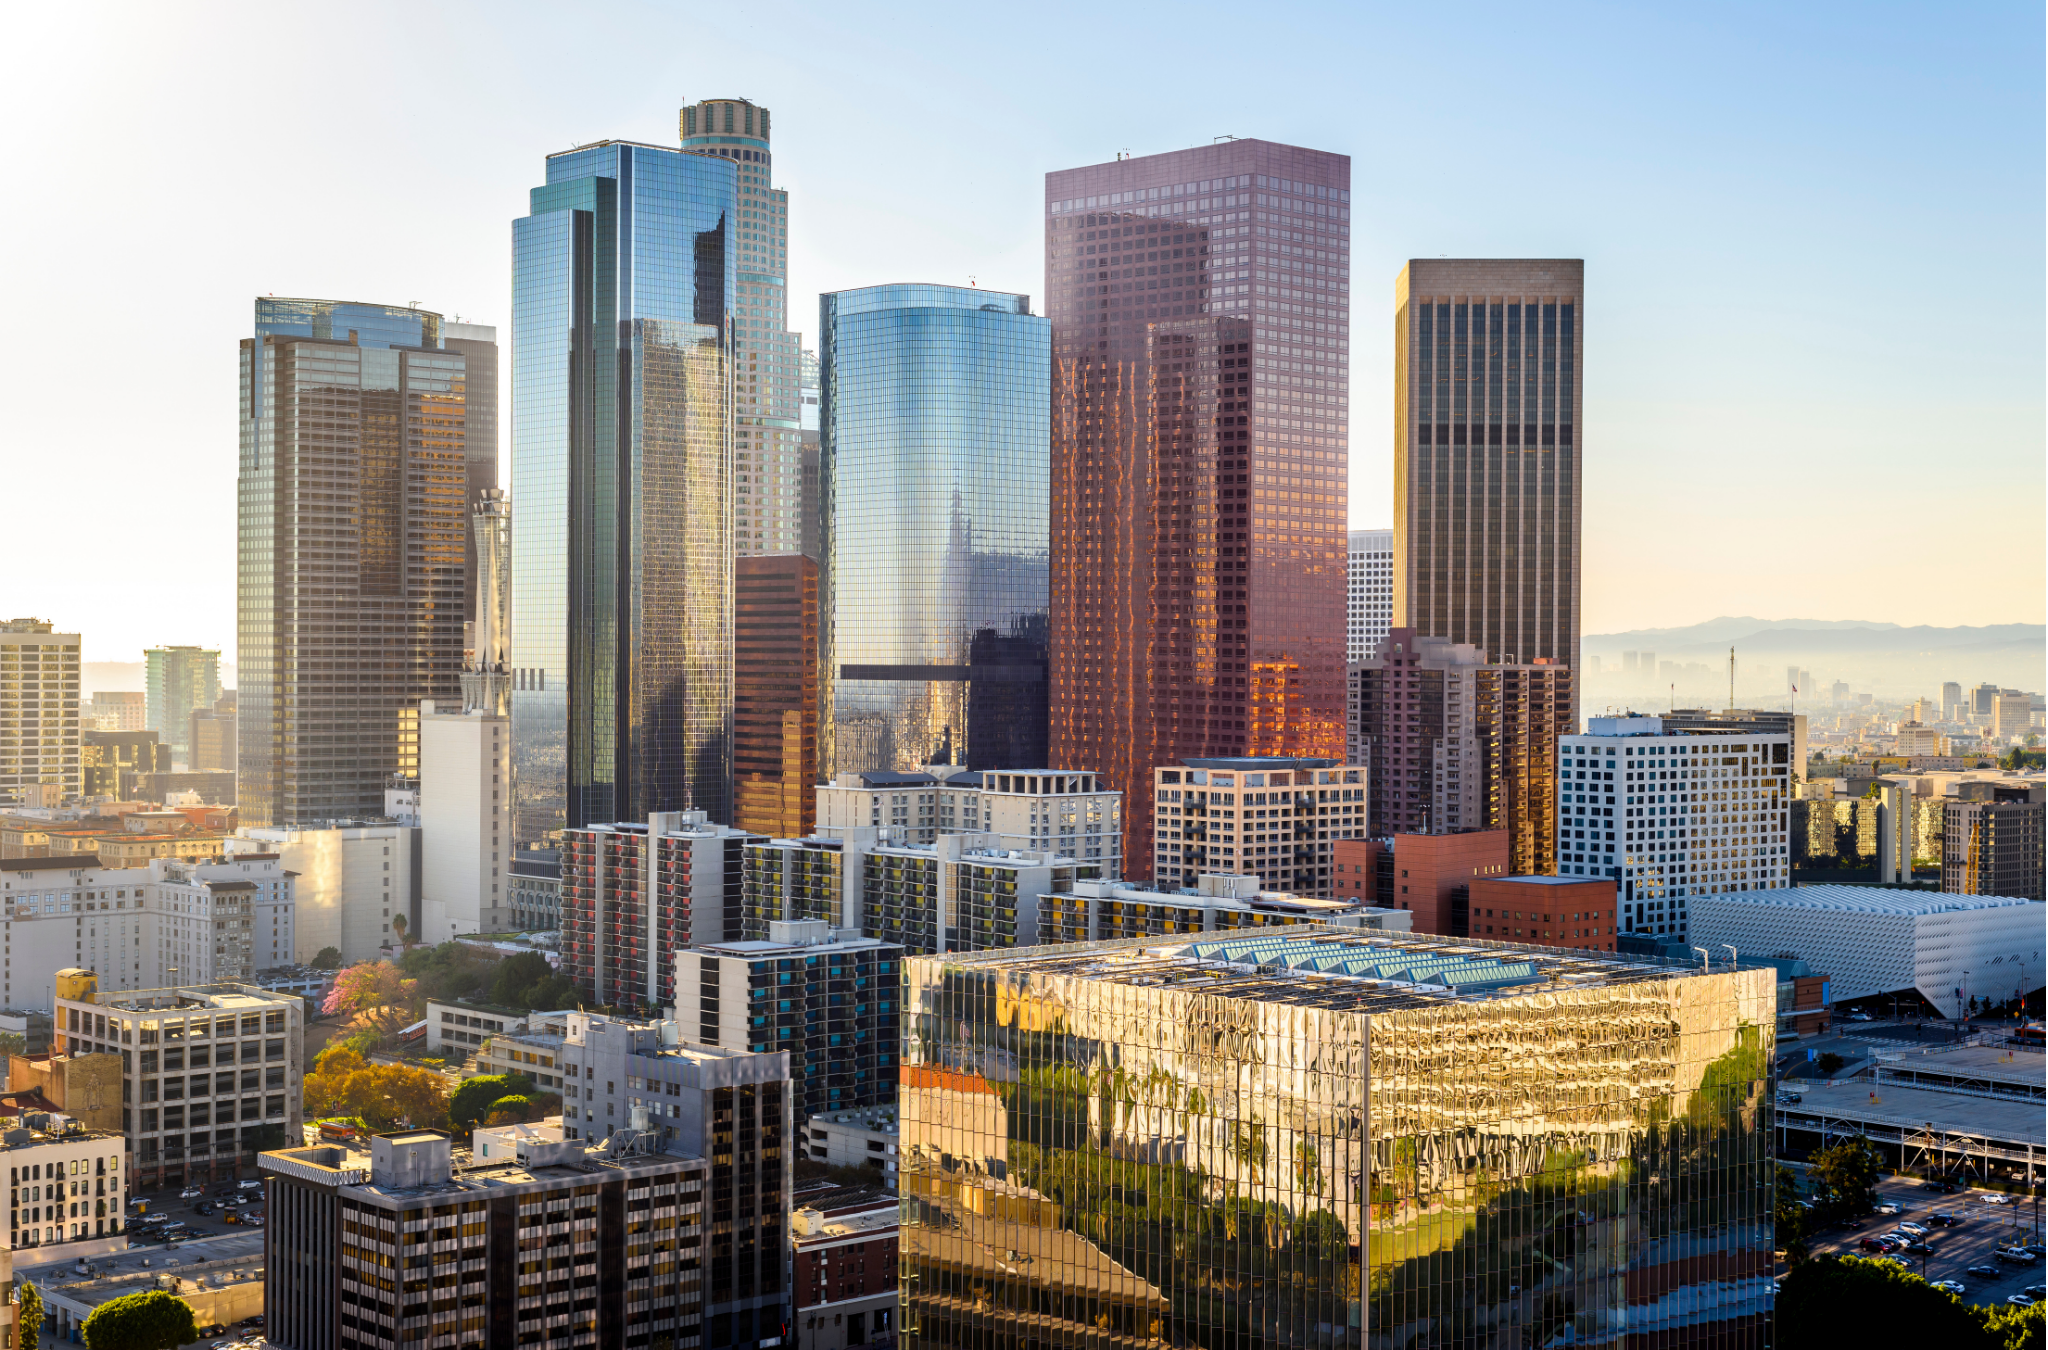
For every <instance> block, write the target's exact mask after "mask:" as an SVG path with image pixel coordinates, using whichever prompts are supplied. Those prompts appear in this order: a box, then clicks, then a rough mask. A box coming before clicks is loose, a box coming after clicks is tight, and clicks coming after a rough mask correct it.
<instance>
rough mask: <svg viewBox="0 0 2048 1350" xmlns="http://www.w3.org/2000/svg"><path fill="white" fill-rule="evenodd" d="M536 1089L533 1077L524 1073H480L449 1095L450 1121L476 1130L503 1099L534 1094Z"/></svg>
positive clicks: (453, 1125)
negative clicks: (479, 1123)
mask: <svg viewBox="0 0 2048 1350" xmlns="http://www.w3.org/2000/svg"><path fill="white" fill-rule="evenodd" d="M533 1092H534V1084H533V1080H532V1079H531V1078H528V1077H527V1076H526V1075H525V1074H523V1073H482V1074H478V1075H477V1076H476V1077H474V1078H472V1079H469V1080H468V1081H467V1082H465V1083H463V1085H462V1086H461V1087H459V1088H457V1089H455V1095H454V1096H452V1097H450V1098H449V1099H448V1123H449V1125H450V1126H452V1127H453V1128H454V1129H456V1130H473V1129H475V1128H476V1125H477V1122H478V1121H480V1120H482V1119H483V1118H484V1117H485V1116H487V1115H489V1114H490V1110H491V1107H492V1106H493V1105H495V1104H496V1103H497V1102H498V1101H500V1100H501V1099H503V1098H506V1097H521V1098H530V1097H531V1095H532V1093H533Z"/></svg>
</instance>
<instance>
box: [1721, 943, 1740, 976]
mask: <svg viewBox="0 0 2048 1350" xmlns="http://www.w3.org/2000/svg"><path fill="white" fill-rule="evenodd" d="M1721 949H1722V950H1723V951H1725V952H1727V953H1728V969H1730V970H1733V969H1735V956H1736V952H1735V949H1734V948H1733V947H1731V946H1729V945H1728V944H1727V943H1725V942H1724V943H1722V944H1721Z"/></svg>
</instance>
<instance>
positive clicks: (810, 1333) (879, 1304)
mask: <svg viewBox="0 0 2048 1350" xmlns="http://www.w3.org/2000/svg"><path fill="white" fill-rule="evenodd" d="M790 1204H791V1207H792V1210H793V1212H792V1213H791V1215H790V1224H789V1242H790V1251H791V1257H792V1260H791V1266H792V1275H793V1277H794V1280H795V1284H794V1287H793V1289H792V1291H791V1299H792V1302H793V1303H794V1304H795V1321H794V1323H793V1325H792V1328H791V1330H792V1331H793V1333H794V1342H795V1344H796V1345H798V1346H801V1347H803V1350H811V1347H814V1346H815V1347H816V1350H852V1348H853V1347H856V1346H862V1345H875V1344H877V1343H885V1344H894V1343H895V1340H896V1291H897V1283H896V1251H897V1248H896V1237H897V1226H898V1202H897V1199H896V1196H895V1193H894V1192H893V1191H886V1190H878V1189H874V1188H872V1187H855V1186H839V1185H833V1184H831V1183H824V1184H819V1185H812V1186H808V1187H806V1186H799V1187H798V1188H797V1189H796V1191H795V1192H793V1193H792V1195H791V1197H790Z"/></svg>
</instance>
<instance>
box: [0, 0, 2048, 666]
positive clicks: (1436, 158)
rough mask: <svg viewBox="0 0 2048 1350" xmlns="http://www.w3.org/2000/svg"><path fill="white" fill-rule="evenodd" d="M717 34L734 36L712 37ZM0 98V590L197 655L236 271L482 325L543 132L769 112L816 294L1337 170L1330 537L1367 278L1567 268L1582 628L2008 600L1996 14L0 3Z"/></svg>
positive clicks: (2009, 360)
mask: <svg viewBox="0 0 2048 1350" xmlns="http://www.w3.org/2000/svg"><path fill="white" fill-rule="evenodd" d="M737 16H751V17H745V18H742V17H737ZM10 24H11V27H10V37H9V42H8V43H7V54H6V57H5V62H6V64H5V67H4V76H5V78H4V81H0V106H4V108H5V110H6V112H7V114H8V116H7V121H6V125H7V126H8V128H9V129H10V131H11V133H12V134H13V137H14V143H15V147H16V148H15V150H14V151H13V154H14V162H13V167H12V169H11V171H10V173H9V179H10V181H11V182H12V184H13V187H12V188H11V189H10V190H9V192H8V193H7V201H8V206H9V209H8V210H7V211H5V212H4V213H0V243H4V257H5V259H6V268H5V278H4V283H0V284H4V285H5V288H6V291H5V294H6V305H5V308H6V314H7V322H6V323H5V324H4V325H0V344H4V347H0V372H4V374H0V380H4V386H0V395H4V402H0V407H4V409H5V421H4V423H0V448H4V455H5V466H6V470H7V473H6V477H5V479H4V480H0V481H4V482H5V484H6V488H7V491H6V496H7V498H8V501H9V508H10V509H9V510H7V512H6V513H5V519H6V522H7V539H8V544H9V546H10V547H9V550H8V551H9V553H10V554H11V558H12V566H11V568H10V569H9V572H8V575H7V578H6V584H5V587H4V590H5V594H6V597H7V598H6V601H5V603H4V604H0V609H4V610H5V611H6V615H9V616H11V615H14V614H34V615H37V616H39V617H42V618H45V619H50V620H54V621H56V622H57V623H58V624H59V625H60V626H61V627H63V628H66V629H70V628H77V629H80V630H83V632H84V633H85V655H86V659H87V660H136V659H139V656H138V653H139V651H140V649H141V648H142V647H143V646H145V645H150V644H155V643H161V642H202V643H218V644H221V645H223V647H225V648H226V649H227V654H228V657H229V659H230V660H232V659H233V658H232V649H233V641H234V605H235V592H234V529H235V505H234V503H235V497H234V488H235V445H236V424H235V386H236V373H235V353H236V342H237V341H238V340H239V339H240V338H242V337H243V336H245V335H246V334H247V332H248V330H249V327H250V322H251V319H250V307H251V300H252V298H253V297H255V296H257V295H261V294H264V293H266V292H268V293H275V294H279V295H299V296H321V297H329V298H346V299H356V300H372V301H385V302H396V303H403V302H406V301H411V300H417V301H419V302H420V303H422V304H423V305H425V306H427V307H429V308H434V309H439V310H441V311H442V312H444V313H446V314H449V315H461V316H462V317H463V318H465V319H468V320H471V321H473V322H482V323H497V324H499V325H500V326H501V332H502V328H503V326H504V325H505V324H506V322H507V319H508V312H509V308H510V300H509V280H508V276H509V268H508V239H509V234H510V230H509V225H508V222H509V221H510V220H511V219H512V218H513V217H515V216H518V215H521V214H523V213H524V211H525V209H526V207H525V203H526V193H527V189H528V188H529V187H531V186H533V185H534V184H536V183H538V182H540V181H541V178H542V157H543V156H544V155H546V154H547V153H549V152H551V151H555V150H561V149H566V148H567V147H569V146H571V145H574V144H577V143H579V142H583V141H590V140H596V139H599V138H602V137H608V136H609V137H622V138H629V139H637V140H644V141H650V142H654V143H659V144H668V143H672V142H673V140H674V138H675V131H676V109H677V107H678V105H679V104H680V103H681V102H682V101H684V100H685V99H689V100H696V99H700V98H704V97H717V96H741V97H746V98H751V99H753V100H755V101H756V102H758V103H762V104H765V105H767V106H768V107H769V108H771V109H772V110H773V112H774V116H775V147H776V176H777V178H778V180H779V181H780V183H781V185H783V186H786V187H788V188H789V189H790V193H791V196H790V239H791V247H790V255H791V278H792V286H791V294H792V296H793V297H794V298H795V303H794V304H793V306H792V309H793V311H794V313H793V315H792V318H793V321H794V322H795V324H796V326H798V327H800V328H802V329H803V330H805V331H806V332H807V333H809V332H814V331H815V328H816V317H815V316H816V307H815V296H816V294H817V292H819V291H820V290H827V289H838V288H841V287H847V286H861V285H869V284H873V283H877V282H887V281H903V280H930V281H945V282H956V283H957V282H963V281H965V280H966V279H967V278H969V277H970V276H972V277H974V278H976V279H977V280H978V281H979V283H980V284H981V285H983V286H992V287H1000V288H1004V289H1013V290H1021V291H1027V292H1030V293H1031V294H1032V295H1033V296H1034V297H1036V296H1039V295H1042V293H1043V291H1044V280H1043V272H1042V264H1041V253H1040V220H1039V204H1040V200H1041V182H1042V175H1043V174H1044V173H1045V171H1046V170H1048V169H1054V168H1062V167H1069V166H1073V165H1079V164H1088V163H1094V162H1097V161H1101V160H1107V159H1110V158H1112V157H1113V156H1114V155H1115V154H1116V153H1117V152H1118V151H1121V150H1129V151H1130V152H1131V153H1133V154H1139V155H1142V154H1148V153H1153V152H1157V151H1162V150H1170V149H1177V148H1181V147H1185V146H1189V145H1195V144H1201V143H1206V142H1208V141H1209V140H1210V139H1211V138H1212V137H1214V136H1217V135H1221V134H1226V133H1228V134H1234V135H1239V136H1257V137H1263V138H1266V139H1270V140H1277V141H1288V142H1294V143H1298V144H1303V145H1310V146H1315V147H1317V148H1320V149H1326V150H1333V151H1340V152H1343V153H1346V154H1349V155H1350V156H1351V157H1352V185H1353V199H1354V206H1353V220H1354V227H1353V228H1354V233H1353V256H1352V267H1353V286H1352V293H1353V297H1354V299H1353V304H1354V313H1353V342H1352V356H1353V362H1352V403H1353V413H1354V415H1353V418H1352V450H1351V462H1352V471H1351V520H1352V524H1353V525H1354V526H1358V527H1361V528H1362V527H1366V526H1374V525H1384V524H1387V523H1389V521H1390V514H1391V487H1390V444H1391V439H1390V427H1391V423H1392V410H1391V377H1392V362H1391V355H1390V340H1391V336H1392V329H1393V320H1392V309H1391V300H1392V295H1393V284H1394V277H1395V274H1396V273H1397V272H1398V271H1399V270H1400V267H1401V265H1402V263H1403V262H1404V261H1405V260H1406V259H1408V258H1410V257H1415V256H1434V255H1438V254H1442V255H1448V256H1524V257H1528V256H1576V257H1583V258H1584V259H1586V276H1587V303H1586V319H1585V333H1586V338H1585V344H1586V408H1587V411H1586V426H1585V428H1584V429H1583V431H1582V433H1581V439H1582V443H1583V444H1584V446H1585V450H1586V456H1587V508H1586V526H1587V529H1586V534H1587V541H1586V542H1587V553H1586V567H1585V617H1586V628H1587V631H1589V632H1601V631H1610V630H1616V629H1628V628H1639V627H1651V626H1668V625H1674V624H1684V623H1690V622H1694V621H1697V620H1701V619H1705V618H1709V617H1712V616H1714V615H1719V614H1753V615H1758V616H1761V617H1765V618H1780V617H1793V616H1806V617H1816V618H1868V619H1880V620H1889V621H1893V622H1898V623H1906V624H1915V623H1932V624H1942V625H1948V624H1982V623H1997V622H2017V621H2027V622H2038V621H2039V620H2040V619H2041V617H2042V611H2043V603H2044V594H2043V546H2044V541H2043V533H2042V524H2041V520H2042V499H2043V488H2044V484H2043V442H2042V429H2043V420H2042V414H2043V362H2044V349H2043V336H2042V329H2043V324H2042V319H2043V312H2042V310H2043V303H2042V295H2043V284H2044V276H2043V261H2042V256H2043V252H2042V232H2043V219H2042V205H2041V203H2042V195H2043V169H2042V163H2043V138H2042V125H2043V91H2042V74H2041V52H2042V40H2043V33H2042V12H2041V8H2040V6H2039V5H2038V4H2018V3H2012V4H2002V3H1987V4H1978V5H1973V6H1969V7H1967V8H1966V9H1964V10H1957V9H1955V8H1952V7H1946V6H1936V5H1929V4H1922V5H1917V6H1910V7H1905V6H1885V5H1868V4H1864V5H1854V6H1851V5H1840V4H1837V5H1827V4H1806V5H1798V6H1787V5H1782V4H1770V5H1762V4H1759V5H1749V6H1742V5H1718V6H1684V7H1681V6H1646V5H1614V6H1596V5H1576V6H1575V5H1569V4H1568V5H1564V6H1557V5H1552V6H1547V7H1544V8H1541V9H1531V8H1529V7H1528V6H1526V5H1488V4H1468V5H1462V6H1458V7H1455V8H1448V7H1431V6H1416V5H1399V6H1392V5H1372V4H1355V3H1354V4H1348V5H1335V4H1332V5H1304V4H1297V5H1285V4H1272V3H1268V4H1265V5H1232V6H1222V5H1217V6H1204V5H1200V4H1187V5H1179V6H1172V7H1167V6H1150V7H1147V6H1130V7H1121V8H1120V7H1113V6H1096V5H1089V6H1061V5H1032V6H1028V7H1027V6H1000V5H996V6H991V5H980V6H961V5H943V6H941V5H933V6H911V5H898V6H893V7H887V6H884V7H877V6H871V5H845V4H834V5H825V4H764V5H760V6H756V7H753V8H751V9H749V8H748V7H746V6H736V5H716V6H714V5H685V4H674V5H656V4H598V3H589V2H588V0H586V2H585V3H582V4H577V5H549V6H539V5H527V4H505V3H500V4H494V5H455V4H418V3H415V4H410V5H379V4H374V3H362V2H360V0H352V2H351V3H349V4H347V5H341V6H334V5H326V6H310V5H284V6H279V5H262V6H256V5H224V4H210V5H182V6H180V5H169V6H167V5H162V4H149V5H142V4H105V5H91V4H72V5H63V6H57V5H44V6H28V7H24V8H23V9H21V10H18V11H14V12H13V13H12V14H11V16H10Z"/></svg>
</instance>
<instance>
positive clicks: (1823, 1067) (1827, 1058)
mask: <svg viewBox="0 0 2048 1350" xmlns="http://www.w3.org/2000/svg"><path fill="white" fill-rule="evenodd" d="M1813 1067H1814V1068H1816V1069H1819V1070H1820V1071H1821V1073H1823V1074H1825V1075H1827V1076H1828V1077H1833V1076H1834V1075H1835V1074H1837V1073H1839V1072H1840V1071H1841V1068H1842V1057H1841V1056H1840V1055H1838V1054H1836V1053H1835V1052H1834V1051H1832V1050H1830V1051H1828V1052H1827V1053H1826V1054H1824V1055H1822V1056H1820V1058H1818V1059H1816V1060H1814V1062H1813Z"/></svg>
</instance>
